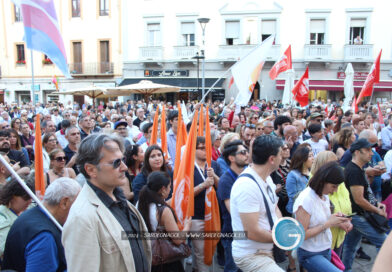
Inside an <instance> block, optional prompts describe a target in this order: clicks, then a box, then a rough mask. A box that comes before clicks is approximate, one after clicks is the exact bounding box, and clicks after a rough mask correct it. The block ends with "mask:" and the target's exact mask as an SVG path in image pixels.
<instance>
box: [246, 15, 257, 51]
mask: <svg viewBox="0 0 392 272" xmlns="http://www.w3.org/2000/svg"><path fill="white" fill-rule="evenodd" d="M242 29H243V30H244V31H243V36H242V37H243V41H245V43H246V44H257V35H258V34H257V33H258V30H257V18H256V17H248V18H245V19H244V20H243V28H242Z"/></svg>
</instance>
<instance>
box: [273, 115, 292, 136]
mask: <svg viewBox="0 0 392 272" xmlns="http://www.w3.org/2000/svg"><path fill="white" fill-rule="evenodd" d="M288 125H291V119H290V118H289V117H287V116H285V115H279V116H278V117H276V119H275V121H274V129H275V131H274V132H272V133H271V135H274V136H277V137H279V138H281V139H282V140H284V136H283V130H284V128H285V126H288Z"/></svg>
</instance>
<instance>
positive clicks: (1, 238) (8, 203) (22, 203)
mask: <svg viewBox="0 0 392 272" xmlns="http://www.w3.org/2000/svg"><path fill="white" fill-rule="evenodd" d="M26 185H27V186H28V187H29V188H30V190H31V191H34V187H33V183H32V182H29V181H26ZM30 203H31V197H30V196H29V194H27V193H26V191H25V189H23V187H22V186H21V185H20V184H19V182H18V181H16V180H15V179H13V180H11V181H9V182H7V183H6V184H5V185H4V186H3V187H1V189H0V226H1V227H0V257H1V259H2V258H3V254H4V247H5V241H6V238H7V235H8V232H9V231H10V229H11V226H12V224H13V223H14V222H15V220H16V219H17V218H18V216H19V215H20V214H21V213H22V212H23V211H24V210H26V209H27V207H28V206H29V205H30Z"/></svg>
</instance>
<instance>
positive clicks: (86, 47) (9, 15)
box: [0, 0, 122, 105]
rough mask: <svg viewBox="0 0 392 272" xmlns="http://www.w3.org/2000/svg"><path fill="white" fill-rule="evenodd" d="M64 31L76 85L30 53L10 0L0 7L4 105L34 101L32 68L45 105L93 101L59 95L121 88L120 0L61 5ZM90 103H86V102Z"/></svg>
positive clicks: (74, 0) (69, 0) (68, 0)
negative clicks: (94, 87) (89, 88)
mask: <svg viewBox="0 0 392 272" xmlns="http://www.w3.org/2000/svg"><path fill="white" fill-rule="evenodd" d="M54 2H55V6H56V11H57V14H58V21H59V27H60V31H61V33H62V36H63V41H64V46H65V50H66V54H67V59H68V63H69V69H70V72H71V75H72V79H65V78H64V77H63V76H62V74H61V72H60V71H59V70H58V69H57V68H56V67H55V65H54V64H52V62H51V61H50V59H49V58H48V57H47V56H46V55H44V54H42V53H40V52H36V51H34V52H32V53H31V51H30V50H29V49H27V47H26V44H25V43H24V41H23V36H24V29H23V22H22V14H21V12H20V10H19V9H18V8H17V7H15V5H14V4H13V3H12V1H10V0H6V1H1V3H0V14H1V19H0V23H1V25H2V27H0V37H1V39H2V42H0V67H1V76H0V102H3V101H7V102H18V103H22V102H28V101H31V92H30V90H31V88H32V79H31V76H32V65H33V69H34V87H33V88H34V90H35V99H36V101H37V100H38V101H40V102H44V103H46V102H49V101H57V100H61V101H62V102H63V103H67V102H68V101H71V102H72V101H73V100H75V101H78V102H79V103H80V104H81V105H82V104H84V103H85V102H86V103H91V99H89V98H88V97H81V96H69V95H68V96H63V95H58V94H53V93H54V92H56V91H57V90H56V87H55V84H53V82H52V79H53V77H54V76H57V77H58V87H59V91H62V90H70V89H76V88H81V87H86V86H90V85H92V84H94V85H98V86H105V87H113V86H116V83H117V82H118V81H119V79H121V77H122V76H121V74H122V42H121V40H122V37H121V35H122V30H121V24H122V12H121V4H122V1H121V0H56V1H54ZM85 99H86V101H85Z"/></svg>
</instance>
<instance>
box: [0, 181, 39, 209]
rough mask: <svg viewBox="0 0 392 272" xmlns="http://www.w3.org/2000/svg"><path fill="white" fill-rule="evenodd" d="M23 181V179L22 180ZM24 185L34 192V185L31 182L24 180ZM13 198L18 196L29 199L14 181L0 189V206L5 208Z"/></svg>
mask: <svg viewBox="0 0 392 272" xmlns="http://www.w3.org/2000/svg"><path fill="white" fill-rule="evenodd" d="M22 179H24V178H22ZM25 182H26V185H27V186H28V187H29V188H30V190H31V191H33V192H34V185H33V184H34V183H33V182H32V181H31V180H25ZM14 196H20V197H22V198H23V199H26V200H28V199H30V198H31V197H30V195H29V194H28V193H27V192H26V191H25V189H23V187H22V186H21V185H20V184H19V182H18V181H17V180H16V179H12V180H11V181H9V182H7V183H6V184H5V185H4V186H3V187H1V189H0V204H1V205H5V206H7V205H8V204H9V203H10V201H11V199H12V198H13V197H14Z"/></svg>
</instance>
